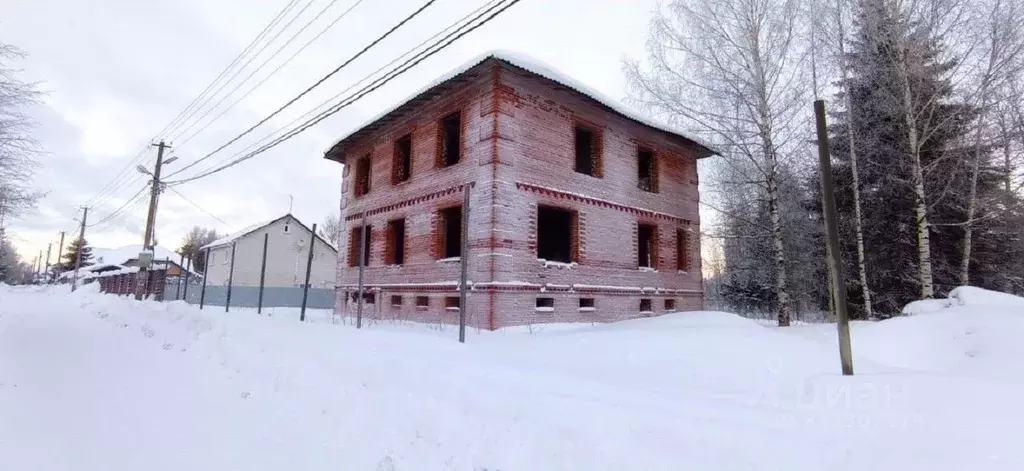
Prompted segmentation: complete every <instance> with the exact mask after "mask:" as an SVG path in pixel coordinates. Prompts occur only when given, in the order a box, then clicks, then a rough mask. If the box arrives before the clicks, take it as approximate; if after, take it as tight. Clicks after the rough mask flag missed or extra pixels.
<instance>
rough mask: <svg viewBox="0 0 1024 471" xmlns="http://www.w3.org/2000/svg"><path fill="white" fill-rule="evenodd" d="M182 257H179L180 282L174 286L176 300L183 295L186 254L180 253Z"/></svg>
mask: <svg viewBox="0 0 1024 471" xmlns="http://www.w3.org/2000/svg"><path fill="white" fill-rule="evenodd" d="M180 255H181V258H179V259H178V269H179V271H178V283H177V285H175V286H174V300H175V301H177V300H179V299H181V298H180V296H181V277H182V276H183V275H184V273H181V271H182V270H184V269H185V254H180Z"/></svg>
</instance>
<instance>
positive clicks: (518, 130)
mask: <svg viewBox="0 0 1024 471" xmlns="http://www.w3.org/2000/svg"><path fill="white" fill-rule="evenodd" d="M482 67H490V68H491V70H490V73H484V74H481V75H480V77H479V78H478V79H476V80H474V81H472V82H471V83H468V84H465V85H463V86H461V87H457V88H456V89H455V91H454V92H452V93H449V94H446V95H444V96H442V97H440V98H438V99H434V100H432V101H429V102H427V103H426V104H424V105H422V106H420V107H419V108H418V109H416V110H415V112H413V113H409V114H407V115H406V116H405V117H403V118H401V119H398V120H396V121H395V122H393V123H390V124H388V125H386V126H383V127H382V128H381V129H379V130H377V132H375V133H373V134H372V135H370V136H367V137H365V138H362V140H361V141H357V142H351V143H347V144H346V155H347V156H349V157H350V158H351V157H357V156H362V155H365V154H367V153H371V154H372V166H373V171H372V176H373V181H372V185H371V191H370V193H369V194H367V195H364V196H361V197H358V198H355V197H354V194H353V188H354V185H353V182H352V181H351V180H352V179H353V178H354V176H355V172H349V173H348V175H347V179H348V180H349V181H347V182H346V184H345V185H343V192H344V195H343V201H342V207H343V214H344V215H347V216H348V219H349V220H348V221H347V228H349V229H351V228H353V227H357V226H358V225H359V224H360V220H359V217H360V216H361V214H362V212H363V211H364V210H365V211H367V212H368V213H369V217H368V224H370V225H372V227H373V231H372V234H371V238H372V240H373V244H372V254H371V256H370V263H369V266H368V267H367V269H366V276H365V278H366V283H367V285H369V286H374V287H377V288H379V289H382V290H383V292H382V293H381V294H379V295H378V297H377V299H378V301H377V303H378V305H379V306H373V307H372V308H368V311H369V313H370V314H368V315H374V316H379V317H385V318H388V317H390V318H402V319H410V320H419V321H426V322H450V321H454V320H455V319H457V312H452V311H451V310H446V309H445V308H444V299H443V298H444V297H445V296H454V295H457V292H456V291H455V287H454V286H453V285H436V286H434V285H430V284H432V283H435V284H436V283H438V282H454V281H456V280H458V277H459V264H458V263H452V262H439V261H437V260H436V257H435V256H434V253H433V251H432V250H430V247H431V242H432V236H431V233H432V232H431V231H432V229H433V228H434V226H435V218H436V213H437V210H438V209H440V208H444V207H448V206H452V205H458V204H460V203H461V200H462V193H461V186H460V185H463V184H465V183H472V185H473V187H472V200H471V205H470V208H471V215H470V220H469V232H470V237H469V240H470V247H471V248H470V253H469V254H468V257H469V258H468V260H469V262H470V266H469V278H470V280H471V281H472V282H474V283H476V284H477V285H478V287H477V289H476V290H474V291H473V293H472V295H471V297H470V305H469V316H470V323H471V324H472V325H476V326H478V327H482V328H497V327H502V326H506V325H517V324H524V323H534V322H569V321H584V322H586V321H594V322H603V321H611V320H619V319H624V318H629V317H636V316H639V315H640V313H639V300H640V298H641V297H645V298H651V299H652V301H653V306H654V313H655V314H660V313H663V312H664V299H665V298H667V297H671V298H673V299H676V306H677V309H678V310H693V309H699V308H700V307H701V305H702V297H701V295H700V292H701V290H702V283H701V275H700V273H701V271H700V268H701V267H700V254H699V237H698V235H699V232H700V231H699V227H700V221H699V217H698V211H697V198H698V195H697V174H696V162H695V160H694V159H693V157H692V152H691V150H690V149H689V148H688V147H687V144H686V143H685V142H684V141H683V140H681V139H679V138H674V137H670V136H668V135H666V134H664V133H661V132H658V131H654V130H651V129H649V128H646V127H644V126H641V125H639V124H636V123H634V122H632V121H629V120H627V119H625V118H622V117H619V116H617V115H615V114H614V113H610V112H608V111H607V110H606V109H603V108H602V107H601V106H600V105H598V104H597V103H596V102H593V101H592V100H589V99H587V98H585V97H583V96H581V95H578V94H576V93H573V92H570V91H567V90H565V89H564V88H562V87H555V86H553V85H552V83H551V82H549V81H546V80H543V79H540V78H537V77H533V76H530V75H528V74H525V73H523V72H522V71H520V70H519V69H515V68H511V67H507V66H504V65H502V66H498V65H497V63H495V62H490V63H486V64H485V65H484V66H482ZM456 109H461V111H462V116H463V156H462V160H461V161H460V162H459V163H458V164H456V165H455V166H453V167H450V168H441V169H439V168H436V167H435V156H436V149H437V135H438V132H437V123H438V120H439V119H440V118H441V117H443V116H445V115H447V114H449V113H451V112H452V111H454V110H456ZM578 121H582V122H586V123H587V124H588V125H590V126H596V127H598V130H599V131H600V134H601V138H602V143H601V145H600V148H601V149H602V156H601V160H602V167H603V172H602V178H595V177H591V176H588V175H582V174H577V173H575V172H574V171H573V163H574V153H573V152H574V149H573V146H574V136H573V125H574V123H576V122H578ZM409 132H412V134H413V170H412V178H411V179H410V181H408V182H404V183H401V184H399V185H392V183H391V162H392V156H393V152H394V147H393V145H394V140H395V139H397V138H399V137H401V136H403V135H405V134H407V133H409ZM638 145H642V146H643V147H646V148H649V149H652V150H654V151H655V153H656V161H657V166H658V174H659V178H658V186H659V190H660V191H659V193H656V194H655V193H648V192H644V191H642V190H640V189H639V188H638V187H637V160H636V149H637V146H638ZM346 199H347V201H346ZM538 204H543V205H551V206H557V207H563V208H567V209H573V210H575V211H578V214H579V220H578V226H579V233H580V237H579V241H578V247H576V248H575V250H576V251H578V253H579V259H580V260H579V264H577V265H574V266H572V267H569V268H556V267H548V268H546V267H544V266H543V265H542V264H541V263H540V262H538V260H537V255H536V232H535V227H536V207H537V205H538ZM401 217H404V218H406V237H407V239H406V262H405V264H404V265H403V266H402V267H387V266H384V265H383V264H384V247H385V235H386V227H387V221H388V220H392V219H397V218H401ZM639 223H643V224H654V225H657V227H658V250H657V253H658V256H659V261H658V268H659V269H658V271H657V272H650V271H642V270H640V269H638V268H637V254H636V227H637V224H639ZM679 228H682V229H684V230H688V231H690V234H691V235H690V240H689V247H688V250H689V255H690V256H689V259H690V260H691V268H690V270H688V271H687V272H680V271H678V270H676V230H677V229H679ZM341 253H346V251H345V250H342V251H341ZM465 255H466V254H464V256H465ZM356 278H357V269H355V268H350V267H349V266H348V261H347V260H344V259H343V260H339V269H338V285H339V287H340V288H339V301H340V300H341V299H342V296H344V292H345V290H350V289H352V288H351V287H352V286H354V285H355V284H356ZM579 284H582V285H595V286H610V287H615V288H614V289H612V288H608V289H591V290H590V293H589V294H581V293H580V292H579V291H585V290H577V291H576V292H573V291H570V290H569V289H568V286H569V285H579ZM641 289H643V290H645V291H643V292H642V291H639V290H641ZM539 290H543V291H544V292H545V294H541V295H543V296H548V295H549V294H550V295H551V296H552V297H555V308H554V310H553V311H551V312H548V311H546V310H540V311H538V310H535V309H534V307H535V299H536V297H537V296H538V295H539V293H538V291H539ZM423 293H429V295H430V296H431V302H430V306H429V308H428V309H421V308H417V307H416V306H415V296H416V295H417V294H423ZM551 293H554V294H551ZM394 294H401V295H402V296H403V305H402V306H401V307H392V306H391V305H390V304H391V303H390V296H391V295H394ZM581 296H585V297H593V298H595V299H596V304H597V306H596V310H594V311H592V312H591V311H582V312H581V311H579V309H578V298H579V297H581ZM350 306H351V305H349V304H346V303H344V302H339V305H338V308H339V309H340V310H343V311H346V312H344V313H345V314H346V315H351V314H354V312H353V311H349V310H347V309H348V308H349V307H350Z"/></svg>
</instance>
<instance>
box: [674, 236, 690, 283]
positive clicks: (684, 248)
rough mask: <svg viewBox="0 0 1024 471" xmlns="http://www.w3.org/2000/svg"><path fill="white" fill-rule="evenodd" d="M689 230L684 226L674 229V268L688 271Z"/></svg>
mask: <svg viewBox="0 0 1024 471" xmlns="http://www.w3.org/2000/svg"><path fill="white" fill-rule="evenodd" d="M689 247H690V231H688V230H686V229H684V228H681V227H680V228H677V229H676V270H678V271H682V272H687V273H689V271H690V268H691V267H690V250H689Z"/></svg>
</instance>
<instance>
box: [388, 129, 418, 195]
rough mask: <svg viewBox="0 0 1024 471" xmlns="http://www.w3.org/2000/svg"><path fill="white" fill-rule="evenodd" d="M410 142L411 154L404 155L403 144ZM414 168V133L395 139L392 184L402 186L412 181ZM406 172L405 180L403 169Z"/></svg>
mask: <svg viewBox="0 0 1024 471" xmlns="http://www.w3.org/2000/svg"><path fill="white" fill-rule="evenodd" d="M403 141H408V143H409V152H408V154H407V155H402V154H403V153H402V149H401V147H402V142H403ZM412 166H413V139H412V133H411V132H410V133H408V134H405V135H403V136H401V137H399V138H397V139H395V141H394V143H393V144H392V156H391V184H392V185H401V184H402V183H405V182H407V181H410V180H412ZM403 167H404V170H405V174H404V178H403V175H402V172H401V171H400V170H401V169H403Z"/></svg>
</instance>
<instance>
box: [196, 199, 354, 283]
mask: <svg viewBox="0 0 1024 471" xmlns="http://www.w3.org/2000/svg"><path fill="white" fill-rule="evenodd" d="M264 235H266V236H267V271H266V282H265V285H264V286H267V287H294V286H302V285H303V283H304V282H305V277H306V260H307V257H308V256H309V244H310V240H313V243H314V246H313V267H312V270H311V274H310V277H309V284H310V286H311V287H313V288H332V287H334V282H335V276H334V270H335V267H336V265H337V261H338V249H337V248H335V247H334V246H332V245H331V244H330V243H329V242H327V241H326V240H324V238H322V237H320V236H319V235H316V236H314V234H313V233H312V231H311V230H310V228H308V227H306V225H305V224H303V223H302V222H300V221H299V220H298V219H296V218H295V216H292V215H291V214H286V215H284V216H281V217H279V218H277V219H274V220H271V221H268V222H262V223H259V224H254V225H252V226H249V227H247V228H245V229H242V230H241V231H239V232H236V233H234V234H232V235H229V236H227V237H224V238H221V239H217V240H215V241H213V242H212V243H210V244H208V245H205V246H203V247H202V248H201V249H200V250H202V251H204V253H205V252H206V251H209V259H208V261H207V266H206V276H207V280H206V282H207V283H208V284H210V285H213V286H224V285H227V284H228V275H229V272H231V273H233V275H232V277H231V284H232V285H233V286H259V284H260V266H261V262H262V258H263V239H264ZM232 247H234V252H235V263H234V270H233V272H232V270H231V251H232Z"/></svg>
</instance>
